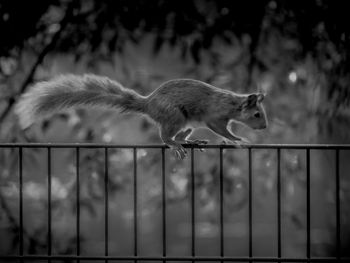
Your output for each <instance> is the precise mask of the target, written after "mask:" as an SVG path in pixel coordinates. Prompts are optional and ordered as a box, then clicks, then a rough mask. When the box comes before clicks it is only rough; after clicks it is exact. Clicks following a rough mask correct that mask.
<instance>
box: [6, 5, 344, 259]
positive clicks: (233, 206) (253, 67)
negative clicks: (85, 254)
mask: <svg viewBox="0 0 350 263" xmlns="http://www.w3.org/2000/svg"><path fill="white" fill-rule="evenodd" d="M28 10H30V11H28ZM349 22H350V21H349V19H348V14H347V8H346V3H345V1H330V0H327V1H326V0H310V1H307V2H305V1H304V2H301V1H283V0H275V1H273V0H268V1H267V0H261V1H228V0H227V1H226V0H221V1H209V0H207V1H199V0H197V1H194V0H193V1H181V0H180V1H162V0H148V1H145V0H133V1H127V0H119V1H113V0H110V1H99V0H86V1H83V0H81V1H69V0H47V1H41V0H40V1H35V4H34V3H33V2H29V1H11V0H2V1H0V32H1V33H2V35H3V36H4V37H2V38H1V42H0V91H1V94H0V96H1V97H0V123H1V131H0V140H1V141H5V142H16V141H29V142H36V141H48V140H54V141H69V142H70V141H79V142H101V141H102V142H106V143H113V142H118V140H119V141H120V140H121V139H120V138H123V136H125V135H128V138H129V140H131V141H133V142H134V141H135V140H137V139H138V142H141V143H145V142H159V138H158V134H157V130H156V129H155V128H154V126H153V125H151V124H150V122H149V121H147V120H145V119H141V120H140V119H133V118H131V117H130V116H127V117H125V121H124V119H123V118H124V117H116V116H115V114H112V112H104V113H103V114H101V113H98V112H95V111H84V110H76V111H70V112H66V113H62V114H59V115H56V116H54V117H53V118H50V119H47V120H45V121H43V122H41V123H40V124H37V125H35V127H32V128H31V129H29V130H26V131H23V130H22V129H21V128H20V127H19V126H18V123H17V121H16V120H15V118H14V116H13V111H12V110H13V106H14V104H15V102H16V99H17V98H18V96H20V94H22V93H23V92H24V91H25V90H26V89H27V88H28V87H29V86H30V84H31V83H32V82H33V81H36V80H42V79H46V78H48V77H51V76H52V75H54V74H58V73H60V72H61V71H64V72H65V71H69V67H68V66H67V69H64V70H62V69H55V65H56V64H55V63H56V60H57V61H58V60H59V59H60V58H62V57H69V58H70V59H71V60H72V61H74V63H76V64H74V63H73V66H72V67H71V68H72V69H74V70H76V69H75V65H77V67H78V65H81V64H83V66H82V68H83V69H82V70H81V69H80V71H93V72H97V73H101V74H105V72H107V70H105V69H106V67H107V66H108V67H110V68H112V70H110V69H109V71H108V72H109V73H108V74H107V73H106V75H110V76H111V77H113V78H117V79H118V80H120V81H121V82H122V83H125V84H128V85H127V86H128V87H131V88H133V89H135V90H137V91H139V92H140V93H142V94H147V93H149V92H151V91H152V89H154V88H155V87H156V85H159V84H160V83H161V82H162V81H164V80H165V79H166V78H167V77H169V76H173V75H175V74H169V76H164V72H157V68H156V67H155V66H154V65H155V63H154V64H152V63H150V64H147V65H148V67H149V68H153V67H155V68H156V69H155V70H154V71H152V70H151V69H147V70H149V71H147V72H146V74H143V73H142V72H141V73H140V72H138V71H137V69H136V68H133V67H132V64H130V65H131V66H130V65H129V64H127V63H124V62H123V61H124V60H129V59H130V56H129V57H128V56H127V54H128V48H130V46H133V47H135V46H136V47H141V46H142V45H144V43H147V42H149V41H150V42H151V53H152V58H151V59H150V58H148V59H149V60H152V59H153V58H156V57H157V56H161V54H163V57H166V58H167V61H166V63H163V64H162V65H161V67H164V65H165V64H172V63H174V64H175V62H173V59H174V58H173V57H171V54H175V57H176V58H180V60H181V61H182V62H183V64H182V66H181V70H182V71H180V74H181V76H182V77H192V78H198V79H201V80H204V81H208V82H210V83H213V84H214V85H217V86H219V87H223V88H227V89H232V90H234V91H237V92H251V91H255V89H256V87H255V86H256V84H258V88H259V89H261V90H262V91H265V92H267V93H268V94H269V96H268V97H269V98H267V99H266V106H267V109H268V115H269V120H270V122H271V123H270V127H269V129H268V131H267V132H266V133H265V134H256V133H255V132H252V131H250V130H245V129H244V128H240V130H239V131H240V132H242V133H245V134H247V137H249V138H250V139H252V140H253V141H255V142H286V143H290V142H291V143H295V142H306V143H308V142H320V141H321V142H329V141H331V142H334V138H336V139H335V140H337V141H336V142H344V141H345V140H348V139H349V132H348V130H349V129H348V128H349V127H350V125H349V124H350V123H349V109H348V104H349V100H350V94H349V88H348V83H349V74H348V72H349V69H350V65H349V48H348V46H349V44H350V43H349V42H350V28H349V26H348V24H349ZM5 36H6V37H5ZM137 49H138V48H134V49H133V52H135V54H136V55H135V56H134V57H138V56H139V54H140V53H137V52H136V51H137ZM140 49H141V48H140ZM135 50H136V51H135ZM129 52H130V51H129ZM141 53H142V52H141ZM164 53H165V55H164ZM142 56H145V57H146V59H147V56H146V55H144V54H142ZM168 57H169V58H168ZM138 58H139V57H138ZM130 60H131V59H130ZM66 64H69V63H66ZM106 65H107V66H106ZM125 65H126V66H125ZM76 71H77V72H79V70H76ZM162 74H163V75H162ZM120 78H121V79H120ZM150 87H152V89H150ZM97 123H98V124H99V125H96V124H97ZM125 123H127V124H125ZM121 125H123V127H124V129H125V130H127V134H125V133H124V134H123V133H122V130H121V129H118V126H121ZM237 129H239V128H237ZM206 135H207V134H206ZM130 138H132V139H130ZM339 138H340V139H339ZM214 142H219V141H218V140H217V139H216V141H215V138H214ZM195 156H196V162H195V165H196V167H195V187H196V207H197V210H196V212H198V214H199V215H198V217H201V216H203V217H204V218H205V219H200V218H199V219H198V220H202V221H203V222H206V221H209V222H210V226H211V228H210V229H215V228H214V227H215V225H216V223H217V215H218V209H219V207H220V205H219V201H220V200H219V198H218V197H219V193H218V190H219V183H220V182H219V174H220V171H219V170H220V167H219V161H218V151H214V150H208V151H207V152H205V153H200V152H197V151H196V154H195ZM133 157H134V155H133V152H132V151H131V150H123V149H113V150H110V151H109V160H108V161H109V162H108V164H109V176H108V177H107V178H106V177H105V170H104V167H105V155H104V152H103V150H101V149H97V150H86V151H81V155H80V159H79V168H80V173H81V175H82V176H81V179H80V184H79V186H80V190H81V210H82V213H83V214H84V218H87V219H86V221H85V225H88V226H90V225H91V224H93V223H90V225H89V223H88V220H89V218H94V219H95V220H98V219H99V218H100V217H101V214H103V213H102V212H101V207H102V206H103V204H104V198H105V197H104V183H105V180H107V182H108V192H109V194H110V200H111V204H110V210H111V213H112V212H113V211H117V213H116V214H114V220H116V221H117V222H119V223H120V226H119V227H118V228H117V229H118V231H117V232H118V233H119V231H120V232H122V231H123V229H124V228H128V227H127V226H129V225H128V222H130V221H131V220H132V200H133V196H132V191H133V182H134V181H133V169H134V167H133ZM304 157H305V156H304V155H303V153H300V152H296V151H286V152H285V153H284V154H283V155H282V156H281V160H282V168H283V177H282V195H283V198H284V199H283V200H284V206H283V214H284V215H285V216H286V217H287V219H286V221H288V223H290V224H291V225H292V227H291V228H290V229H289V231H290V233H291V232H295V233H296V235H299V236H297V238H296V240H298V238H299V240H300V236H302V233H304V232H303V231H305V227H306V222H305V219H304V216H305V207H304V205H305V200H303V199H302V198H300V196H304V195H305V167H306V165H305V161H304V160H305V159H304ZM46 158H47V157H46V152H45V149H41V150H40V149H27V150H26V154H25V158H24V167H25V170H26V174H25V178H26V181H25V182H24V193H25V196H24V198H25V201H26V204H27V203H30V204H31V205H30V208H31V209H32V210H31V211H30V212H28V218H32V217H35V216H36V215H41V216H38V220H37V223H36V224H34V225H33V226H27V227H25V233H24V240H25V248H26V251H27V252H28V253H45V249H46V232H47V225H46V224H47V222H46V220H45V219H43V216H42V214H44V213H45V212H44V211H45V210H46V209H47V199H46V191H47V181H45V180H44V179H43V178H46V173H47V168H48V167H46V166H45V165H46V164H45V161H43V160H46ZM75 158H76V153H75V152H74V151H67V152H61V153H60V154H57V156H56V157H55V158H54V161H55V162H53V163H54V164H55V165H56V166H57V167H58V168H57V171H56V172H55V173H54V177H53V180H52V190H53V191H52V194H53V203H52V208H53V215H54V223H55V224H54V225H55V226H57V229H56V228H55V229H54V232H55V235H57V238H56V239H55V240H56V241H55V242H54V243H53V246H54V250H55V251H56V252H57V253H61V254H64V253H66V254H69V253H74V251H75V242H76V238H77V237H76V236H75V230H74V229H71V227H72V226H74V224H75V221H74V217H75V212H76V189H77V181H76V176H75V173H76V169H77V163H76V160H75ZM160 159H161V153H160V151H155V150H154V151H153V150H143V149H140V150H138V154H137V164H138V171H139V190H140V196H139V199H140V217H141V218H142V220H143V219H144V217H146V219H145V220H143V222H145V221H147V218H148V221H147V222H149V223H150V224H151V223H152V222H154V221H155V218H154V217H155V215H156V214H157V212H159V211H160V209H159V208H160V207H161V204H162V203H161V202H162V200H161V188H160V186H161V181H160V178H161V167H160ZM18 161H19V160H18V154H17V152H16V150H12V149H4V150H3V149H1V151H0V166H1V171H0V179H1V185H0V187H1V191H0V207H1V212H3V211H4V213H0V221H1V223H2V225H7V226H8V228H7V230H6V231H8V233H6V234H7V236H8V237H9V239H10V238H11V239H12V241H11V247H9V248H8V251H12V252H13V251H16V249H17V248H18V240H19V239H18V238H19V237H18V229H19V220H18V218H17V216H16V215H17V210H16V209H18V195H19V192H18V191H19V186H18V177H17V174H18ZM325 165H329V163H325ZM276 167H277V163H276V155H275V153H274V152H272V151H257V152H256V153H255V154H254V175H256V176H254V180H255V181H254V185H255V188H254V200H253V202H254V204H256V206H257V207H258V208H256V209H257V210H256V211H255V212H256V213H264V211H265V213H266V214H271V213H272V210H273V209H274V208H273V207H272V205H271V202H269V200H275V198H274V192H275V191H276V180H277V177H276ZM321 169H322V168H321ZM166 175H167V179H166V188H167V202H168V205H169V206H170V207H174V209H169V210H171V211H173V210H175V211H177V210H176V209H175V208H177V209H181V211H185V212H186V211H187V212H188V206H186V202H187V201H188V199H189V198H190V194H191V193H190V190H191V170H190V164H189V162H188V160H186V161H185V162H178V161H177V160H175V159H174V157H173V156H170V155H169V154H168V151H167V155H166ZM246 175H247V156H246V154H242V151H241V150H237V151H235V150H233V151H229V150H227V151H226V150H225V152H224V178H223V180H224V209H225V211H227V213H225V222H230V221H234V220H236V221H239V220H241V221H242V222H245V221H246V217H245V214H244V213H245V212H246V211H245V210H246V209H247V200H248V199H247V198H248V195H247V189H248V181H247V176H246ZM327 175H328V174H327ZM322 179H324V178H322ZM342 185H343V188H344V197H343V198H344V199H342V201H343V202H346V200H347V198H348V194H346V193H348V188H347V187H348V186H347V185H348V184H347V182H346V181H345V182H344V183H343V184H342ZM332 189H333V188H332ZM332 189H330V187H329V186H327V188H326V192H327V193H328V194H329V195H332V194H334V189H333V190H332ZM321 190H324V189H323V188H322V189H321ZM323 202H325V201H323ZM327 202H328V203H327V204H329V203H330V204H332V205H333V206H334V199H331V200H330V201H327ZM321 204H323V203H322V202H321ZM315 206H316V205H315ZM171 211H169V212H171ZM266 211H267V212H266ZM347 214H349V213H348V212H346V213H344V215H343V217H344V219H346V216H347ZM176 216H179V215H176ZM39 217H40V218H41V219H39ZM119 217H121V218H122V219H120V218H119ZM82 218H83V217H82ZM169 218H170V217H169ZM262 218H264V219H265V220H267V219H266V218H269V217H268V215H267V216H266V215H265V216H262ZM118 220H120V221H118ZM345 221H346V220H345ZM4 222H5V223H4ZM60 223H62V225H61V224H60ZM199 223H200V222H199ZM129 227H130V226H129ZM331 228H333V229H334V226H331ZM344 229H345V227H344ZM157 231H159V229H158V230H157ZM205 231H207V229H206V228H205V227H204V228H203V229H202V230H201V229H198V232H197V234H198V236H200V235H202V234H203V235H205V234H208V233H207V232H205ZM89 232H90V231H89ZM91 232H94V231H91ZM88 236H89V233H85V234H84V235H82V242H87V240H88ZM153 238H154V237H153ZM173 238H174V239H175V237H173ZM119 241H120V239H119ZM322 242H324V243H325V244H327V245H329V246H330V247H331V248H330V249H328V251H332V245H333V244H334V243H332V241H330V240H328V239H325V240H322ZM9 243H10V242H9ZM150 243H151V242H150ZM178 243H181V242H178ZM119 246H120V249H122V248H121V247H122V244H119V243H118V245H116V246H115V247H116V249H117V248H119ZM313 248H314V247H313ZM314 251H316V250H314ZM315 253H318V252H317V251H316V252H315ZM319 253H320V254H322V253H326V252H319ZM291 254H292V255H293V256H294V255H295V254H293V253H291Z"/></svg>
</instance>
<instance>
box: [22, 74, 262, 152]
mask: <svg viewBox="0 0 350 263" xmlns="http://www.w3.org/2000/svg"><path fill="white" fill-rule="evenodd" d="M264 97H265V95H264V94H262V93H251V94H237V93H235V92H232V91H229V90H224V89H220V88H217V87H214V86H212V85H210V84H207V83H205V82H202V81H199V80H193V79H173V80H170V81H167V82H165V83H163V84H161V85H160V86H159V87H158V88H157V89H156V90H154V91H153V92H151V93H150V94H149V95H148V96H142V95H140V94H139V93H137V92H135V91H134V90H132V89H128V88H125V87H124V86H122V85H121V84H120V83H118V82H117V81H114V80H112V79H110V78H108V77H104V76H98V75H93V74H85V75H73V74H65V75H61V76H58V77H55V78H53V79H51V80H49V81H41V82H38V83H36V84H35V85H34V86H33V87H32V88H31V89H30V90H29V91H28V92H26V93H24V94H23V95H22V96H21V97H20V98H19V101H18V103H17V105H16V106H15V112H16V114H17V115H18V116H19V122H20V125H21V126H22V127H23V128H26V127H28V126H30V125H31V124H32V123H33V122H35V121H37V120H39V119H40V118H42V117H47V116H48V115H50V114H54V113H57V112H59V111H61V110H64V109H68V108H73V107H87V108H89V107H92V106H100V107H109V108H114V109H115V108H118V109H119V110H120V111H121V112H136V113H141V114H145V115H147V116H149V117H150V118H151V119H153V120H154V121H155V122H156V123H157V124H159V132H160V138H161V139H162V141H163V142H164V143H165V144H166V145H167V146H169V147H170V148H171V149H172V150H173V151H174V152H175V154H176V156H177V157H178V158H179V159H184V158H185V157H186V149H185V148H184V147H183V146H182V144H184V143H190V144H197V145H199V144H206V143H208V141H206V140H190V139H188V138H189V137H190V135H191V133H192V131H193V129H192V128H188V127H187V125H188V124H191V123H193V122H196V123H198V122H199V123H201V124H204V125H203V126H204V127H205V126H206V127H207V128H209V129H210V130H212V131H213V132H214V133H216V134H218V135H220V136H222V137H224V138H225V139H227V140H228V142H233V143H236V144H240V143H247V142H248V141H247V140H246V139H245V138H242V137H238V136H236V135H235V134H234V133H233V132H232V131H231V130H230V129H229V124H230V123H231V122H232V121H233V122H238V123H241V124H244V125H246V126H249V127H250V128H253V129H264V128H266V127H267V118H266V113H265V110H264V107H263V105H262V101H263V99H264Z"/></svg>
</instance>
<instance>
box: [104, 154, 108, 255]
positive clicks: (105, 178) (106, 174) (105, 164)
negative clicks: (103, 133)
mask: <svg viewBox="0 0 350 263" xmlns="http://www.w3.org/2000/svg"><path fill="white" fill-rule="evenodd" d="M104 159H105V162H104V166H105V167H104V169H105V176H104V181H105V182H104V186H105V189H104V190H105V204H104V206H105V256H108V159H109V158H108V148H107V147H105V148H104ZM105 262H108V259H106V260H105Z"/></svg>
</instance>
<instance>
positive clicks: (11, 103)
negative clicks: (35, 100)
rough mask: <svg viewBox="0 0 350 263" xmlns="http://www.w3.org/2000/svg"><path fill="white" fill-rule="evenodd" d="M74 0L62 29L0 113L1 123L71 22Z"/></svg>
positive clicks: (45, 48) (64, 18)
mask: <svg viewBox="0 0 350 263" xmlns="http://www.w3.org/2000/svg"><path fill="white" fill-rule="evenodd" d="M74 2H75V1H72V2H70V4H69V5H68V7H67V10H66V14H65V15H64V17H63V19H62V20H61V22H60V29H59V30H58V31H57V32H56V33H55V34H54V35H53V37H52V38H51V41H50V42H49V43H48V44H47V45H46V46H45V47H44V48H43V50H42V51H41V52H40V54H39V55H38V57H37V59H36V61H35V63H34V64H33V66H32V68H31V70H30V71H29V73H28V75H27V77H26V79H25V80H24V81H23V83H22V85H21V87H20V89H19V92H18V93H17V94H16V95H14V96H12V97H11V98H10V99H9V102H8V104H7V107H6V108H5V109H4V111H3V112H2V113H1V115H0V123H2V122H3V121H4V120H5V118H6V117H7V116H8V114H9V113H10V112H11V110H12V108H13V106H14V105H15V102H16V97H17V96H19V95H20V94H22V93H23V92H24V91H25V90H26V89H27V87H28V85H29V84H30V83H31V82H32V81H33V77H34V75H35V72H36V70H37V68H38V66H40V64H41V63H42V62H43V60H44V58H45V57H46V55H47V54H48V53H49V52H50V51H51V50H52V49H53V48H54V47H55V45H56V43H57V41H58V40H59V38H60V36H61V34H62V32H63V31H64V29H65V28H66V27H67V25H68V22H69V20H70V18H71V17H72V13H73V3H74Z"/></svg>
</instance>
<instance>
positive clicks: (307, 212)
mask: <svg viewBox="0 0 350 263" xmlns="http://www.w3.org/2000/svg"><path fill="white" fill-rule="evenodd" d="M310 232H311V231H310V149H306V257H307V258H308V259H309V258H310V250H311V249H310V247H311V239H310Z"/></svg>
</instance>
